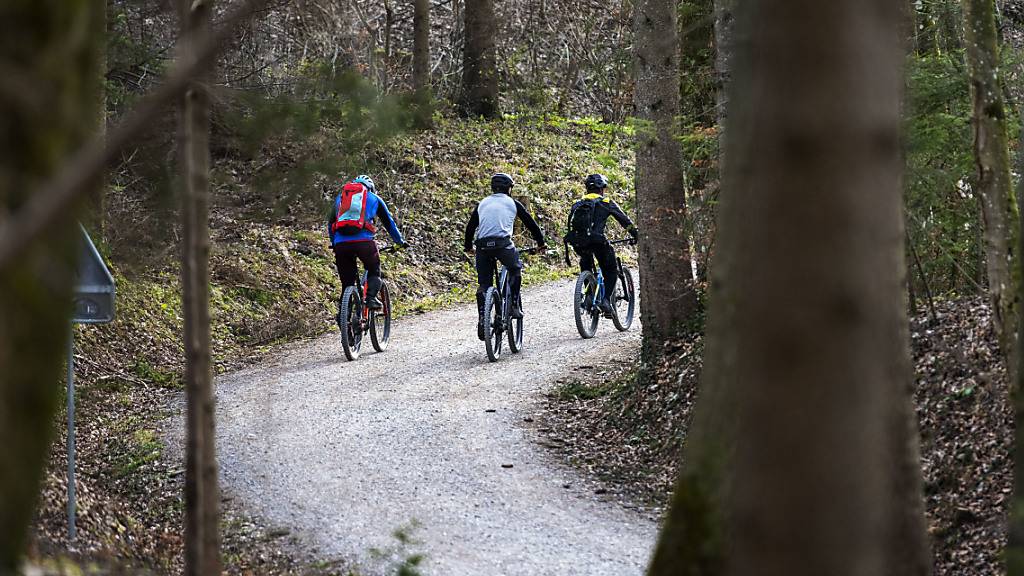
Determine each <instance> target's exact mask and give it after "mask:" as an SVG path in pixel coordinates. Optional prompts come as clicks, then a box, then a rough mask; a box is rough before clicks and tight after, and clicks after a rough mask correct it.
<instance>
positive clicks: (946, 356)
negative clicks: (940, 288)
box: [537, 298, 1013, 576]
mask: <svg viewBox="0 0 1024 576" xmlns="http://www.w3.org/2000/svg"><path fill="white" fill-rule="evenodd" d="M911 343H912V353H913V358H914V365H915V384H916V387H915V394H914V400H915V404H916V408H917V417H918V424H919V429H920V433H921V462H922V467H923V470H924V490H925V497H926V507H927V521H928V532H929V535H930V537H931V542H932V550H933V555H934V561H935V574H936V575H937V576H982V575H984V576H990V575H992V574H1002V573H1004V572H1005V569H1004V567H1003V565H1002V561H1001V553H1002V550H1003V549H1004V547H1005V543H1006V515H1007V512H1008V503H1009V496H1010V490H1011V483H1012V461H1011V458H1010V448H1011V444H1012V440H1013V414H1012V407H1011V405H1010V403H1009V395H1008V393H1007V382H1006V372H1005V369H1004V368H1003V366H1002V363H1001V361H1000V359H999V354H998V348H997V345H996V341H995V337H994V335H993V333H992V331H991V329H990V315H989V311H988V307H987V306H986V304H985V303H984V301H983V300H982V299H980V298H974V299H962V300H953V301H945V302H938V303H936V314H935V318H934V319H933V318H931V317H930V315H928V314H927V313H926V312H922V313H921V314H918V315H917V316H915V317H914V318H912V320H911ZM702 351H703V338H702V336H700V335H697V336H694V337H691V338H688V339H683V340H679V341H676V342H670V343H667V344H666V345H665V352H666V357H665V358H666V359H665V360H663V361H662V362H661V363H660V364H659V365H658V366H656V367H655V373H656V375H657V377H656V381H655V383H654V384H651V385H650V386H648V387H646V388H643V389H638V388H637V387H636V386H635V385H634V383H633V382H634V377H635V375H636V369H637V365H638V362H639V358H638V349H637V347H635V346H634V347H633V348H631V349H624V350H621V351H620V356H619V358H618V360H617V361H606V362H602V363H601V364H600V365H597V366H581V367H579V368H578V369H577V370H576V371H574V372H573V373H571V374H567V375H565V376H563V377H562V378H561V379H560V381H559V383H558V385H557V387H556V388H555V389H554V390H553V391H551V392H550V393H549V394H548V396H547V403H546V405H545V407H544V410H543V412H542V413H541V414H539V415H538V419H537V421H538V422H539V423H540V424H541V425H542V426H543V427H544V428H545V429H548V430H550V432H549V436H550V438H551V441H550V442H547V443H546V445H547V446H548V447H550V448H551V449H552V450H553V451H554V452H555V453H556V454H557V455H559V456H560V457H561V458H562V459H563V461H565V462H566V463H568V464H570V465H573V466H576V467H577V468H580V469H582V470H584V471H585V472H586V473H587V474H588V475H589V476H591V477H593V478H596V479H598V480H599V481H600V482H603V483H604V485H605V486H606V487H607V489H608V490H609V492H612V493H619V494H622V495H623V497H625V498H634V499H636V500H637V501H639V502H642V503H645V504H646V505H649V506H652V507H653V508H654V510H655V512H656V513H657V514H659V515H661V514H664V512H665V506H666V505H667V502H668V499H669V497H670V495H671V491H672V485H673V482H674V481H675V477H676V472H677V470H678V465H679V463H680V461H681V452H682V443H683V438H684V437H685V435H686V430H687V427H688V425H689V423H690V418H691V416H692V410H693V407H694V402H695V401H696V399H697V390H698V383H699V379H700V371H701V356H702Z"/></svg>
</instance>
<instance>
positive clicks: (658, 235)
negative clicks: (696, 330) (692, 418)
mask: <svg viewBox="0 0 1024 576" xmlns="http://www.w3.org/2000/svg"><path fill="white" fill-rule="evenodd" d="M634 18H635V22H634V26H635V33H636V35H635V38H634V66H635V70H636V95H635V98H636V100H635V105H636V112H637V116H638V117H639V118H640V119H641V120H642V121H643V125H642V126H641V128H640V129H639V130H638V134H637V140H638V142H637V153H636V200H637V202H636V203H637V226H638V227H639V229H640V249H639V256H640V257H639V260H640V313H641V319H642V321H643V341H644V355H645V359H646V360H649V359H651V358H652V354H653V353H655V351H657V350H660V346H661V343H662V342H664V341H665V339H666V338H669V337H671V336H673V335H675V334H678V333H680V332H682V331H684V330H686V329H688V328H689V324H690V323H691V322H692V321H693V319H694V316H695V312H696V309H697V297H696V292H695V291H694V288H693V280H692V272H691V269H690V249H689V238H688V222H687V219H686V199H685V193H684V189H683V166H682V162H683V158H682V152H681V150H680V147H679V141H678V140H677V139H676V138H677V137H678V135H679V120H678V116H679V32H678V30H677V28H676V3H675V2H671V1H668V0H640V1H639V2H637V4H636V7H635V15H634Z"/></svg>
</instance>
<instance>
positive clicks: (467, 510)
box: [218, 281, 656, 576]
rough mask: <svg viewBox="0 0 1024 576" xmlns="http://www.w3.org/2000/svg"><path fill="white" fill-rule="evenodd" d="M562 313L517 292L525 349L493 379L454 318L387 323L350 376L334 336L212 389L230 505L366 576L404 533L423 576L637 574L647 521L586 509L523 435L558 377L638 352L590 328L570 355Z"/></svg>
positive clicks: (471, 318)
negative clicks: (608, 355) (397, 533)
mask: <svg viewBox="0 0 1024 576" xmlns="http://www.w3.org/2000/svg"><path fill="white" fill-rule="evenodd" d="M571 295H572V285H571V284H570V283H569V282H565V281H563V282H556V283H551V284H547V285H544V286H540V287H537V288H533V289H528V290H525V291H524V307H525V309H526V311H527V325H526V326H527V328H526V349H525V350H524V352H523V353H521V354H518V355H514V356H512V355H508V356H504V357H503V358H502V359H501V361H500V362H498V363H495V364H491V363H488V362H487V359H486V356H485V352H484V347H483V343H482V342H480V341H479V340H477V338H476V333H475V332H476V330H475V314H476V313H475V310H473V309H472V307H461V308H457V309H453V310H446V311H441V312H435V313H430V314H424V315H421V316H416V317H411V318H406V319H402V320H401V321H398V322H396V323H395V324H394V330H393V340H392V343H391V349H390V350H388V351H387V352H385V353H383V354H373V353H372V352H367V351H366V350H364V355H363V357H362V358H361V359H360V360H358V361H357V362H345V360H344V358H343V355H342V352H341V344H340V341H339V340H338V337H337V335H336V334H331V335H329V336H326V337H324V338H322V339H319V340H316V341H314V342H307V343H304V344H301V345H297V346H293V347H290V348H289V349H287V350H286V351H284V352H282V353H281V354H279V355H278V356H277V357H276V358H275V359H274V360H272V361H270V362H267V363H264V364H263V365H260V366H257V367H254V368H251V369H248V370H245V371H242V372H237V373H233V374H230V375H227V376H224V377H222V378H220V379H219V381H218V386H219V392H218V399H219V408H218V410H219V414H218V423H219V426H220V428H219V431H218V441H219V446H218V450H219V455H220V460H221V472H222V476H223V483H224V489H225V492H226V493H227V494H229V495H230V496H232V497H233V498H235V499H236V500H239V501H241V502H242V504H243V505H244V506H245V507H247V508H249V509H251V510H253V511H254V512H255V513H257V514H259V515H261V516H263V517H264V518H266V519H267V520H268V521H269V522H271V523H272V524H274V525H279V526H283V527H287V528H289V529H290V530H291V531H292V532H293V533H294V534H296V535H297V536H298V537H299V538H300V539H301V540H302V541H303V542H304V543H305V544H307V545H308V546H309V547H310V548H312V549H315V550H316V552H317V553H318V554H322V555H323V556H324V557H327V558H332V557H342V558H345V559H348V560H349V561H353V562H356V563H357V564H359V565H360V567H361V568H362V569H363V570H365V571H366V572H368V573H374V572H377V571H379V570H380V566H379V564H380V562H379V561H375V560H374V559H373V558H372V555H371V554H370V550H371V549H373V548H387V547H389V546H393V545H394V544H395V539H394V538H393V536H392V532H393V531H394V530H395V529H396V528H398V527H400V526H404V525H408V524H409V523H410V522H411V521H415V522H417V523H418V525H419V528H417V529H416V530H415V532H414V536H415V537H416V538H417V539H418V540H420V543H419V544H418V545H416V546H413V547H411V548H410V549H409V550H410V551H416V552H422V553H424V554H426V562H425V567H424V572H425V573H426V574H430V575H444V576H459V575H467V576H468V575H473V576H478V575H482V574H487V575H498V574H507V575H569V574H587V575H616V576H621V575H630V574H641V573H642V571H643V567H644V565H645V563H646V561H647V558H648V555H649V553H650V549H651V547H652V544H653V542H654V537H655V533H656V524H655V521H654V520H653V519H652V518H651V517H649V516H648V515H645V514H642V513H641V512H638V511H635V510H632V509H629V508H626V507H624V506H621V505H620V504H618V503H617V502H615V501H614V500H612V499H610V498H609V499H606V498H605V497H600V496H595V495H594V494H593V490H592V487H591V488H588V482H587V481H585V480H584V479H582V478H580V477H579V476H578V475H577V474H576V473H575V472H574V471H573V470H570V469H568V468H566V467H564V466H562V465H559V464H558V463H556V462H555V461H554V460H553V459H552V457H551V456H550V454H549V453H548V452H546V451H545V450H544V449H542V448H541V447H539V446H537V445H536V443H535V441H534V439H535V438H536V437H537V433H536V431H534V430H532V429H531V428H530V427H529V426H530V425H529V424H524V418H527V417H529V415H530V414H531V413H532V411H533V410H534V407H535V406H536V405H537V402H538V397H539V395H540V394H541V393H542V392H543V391H544V390H546V389H547V388H548V387H549V386H550V382H551V380H552V379H553V378H554V377H555V376H557V375H558V374H559V373H560V372H562V371H563V370H565V369H567V368H569V367H571V366H572V365H582V364H587V363H593V362H595V361H599V358H600V357H601V355H602V351H607V350H608V349H609V348H610V347H615V346H619V345H621V344H622V343H623V341H624V340H628V339H636V338H638V337H639V326H638V325H634V328H633V330H632V331H630V332H628V333H625V334H621V333H618V332H616V331H615V330H614V328H612V326H611V322H605V321H602V324H601V327H600V328H599V331H598V335H597V337H596V338H594V339H593V340H590V341H583V340H581V339H580V338H579V336H578V335H577V334H576V329H575V325H574V324H573V319H572V310H571V306H570V305H569V304H568V303H569V302H570V301H571ZM365 344H366V349H370V347H369V342H366V343H365ZM508 465H512V467H507V466H508Z"/></svg>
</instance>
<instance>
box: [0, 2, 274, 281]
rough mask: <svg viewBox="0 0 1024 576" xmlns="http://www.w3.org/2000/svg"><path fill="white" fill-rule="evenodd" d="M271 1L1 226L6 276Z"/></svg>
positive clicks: (221, 30) (202, 49) (241, 15)
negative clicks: (123, 151)
mask: <svg viewBox="0 0 1024 576" xmlns="http://www.w3.org/2000/svg"><path fill="white" fill-rule="evenodd" d="M267 1H268V0H244V1H243V2H242V3H241V4H239V5H238V7H237V8H234V9H233V10H231V11H230V12H228V13H227V14H226V15H225V16H224V18H223V19H222V20H221V21H220V22H219V23H218V25H217V27H216V28H215V30H214V31H213V32H212V33H211V34H210V35H209V36H207V37H206V39H205V41H204V42H202V43H201V44H200V45H199V46H197V47H196V50H195V51H194V52H193V55H192V57H191V58H190V59H188V60H185V61H179V62H178V63H177V64H176V65H175V67H174V69H173V70H171V72H170V74H168V76H167V80H166V81H165V82H164V83H163V84H162V85H161V86H160V87H159V88H157V89H156V90H154V91H153V92H151V93H150V94H148V95H147V96H146V97H145V98H143V99H142V101H141V102H139V104H138V105H137V106H136V107H135V108H134V109H132V110H131V111H130V112H128V114H127V115H126V117H125V119H124V120H122V121H121V122H120V124H118V125H117V127H116V128H114V129H112V130H110V131H109V132H108V133H107V135H106V138H105V139H104V138H96V139H95V140H94V141H93V142H90V143H89V144H87V145H86V146H83V147H82V148H80V149H79V150H78V151H77V152H75V154H74V155H73V156H71V158H69V159H68V161H67V162H65V164H64V168H63V169H62V170H61V171H60V172H59V173H58V174H57V175H56V177H54V178H53V179H52V180H50V181H49V182H48V183H47V184H44V185H43V186H41V187H40V188H39V190H37V191H36V192H34V193H33V194H32V195H31V196H30V200H29V201H28V202H26V204H25V207H24V208H22V209H21V210H19V211H18V212H16V213H14V214H12V215H11V216H10V217H9V218H7V219H6V221H5V222H4V223H3V225H2V226H0V271H3V270H5V269H6V268H7V266H9V265H10V264H11V262H12V261H13V260H14V259H15V258H17V257H18V256H20V255H21V254H22V253H24V252H25V251H26V250H27V249H28V248H29V247H30V246H31V245H32V242H33V241H35V240H36V238H38V237H39V236H40V235H41V234H42V233H43V231H44V230H47V229H49V228H50V227H51V226H53V225H55V224H56V223H57V221H58V220H59V219H60V218H62V217H63V215H64V213H65V209H67V207H68V206H70V205H71V204H72V203H73V202H74V201H75V200H78V199H79V198H81V197H82V196H84V195H85V194H88V193H89V192H90V190H91V189H90V187H89V185H90V183H91V182H93V181H94V180H95V178H96V177H97V176H98V175H99V174H100V173H101V171H102V170H104V169H105V168H106V166H107V165H108V164H109V163H111V162H112V161H114V160H115V159H116V158H117V156H118V155H119V154H120V152H121V151H122V150H123V149H124V148H126V147H127V146H128V144H129V143H130V142H131V141H133V140H134V139H136V138H138V137H139V136H140V135H142V134H143V133H145V132H146V130H148V129H149V128H151V127H152V125H153V122H152V120H153V118H155V117H156V116H157V115H158V114H159V113H160V112H161V110H163V109H164V107H166V106H168V105H170V104H172V103H173V102H175V101H176V100H177V99H178V98H179V97H180V96H181V94H182V93H184V91H185V89H186V88H187V87H188V85H189V83H190V82H191V81H192V79H193V78H194V77H195V76H196V74H197V73H200V72H203V71H205V70H208V69H210V68H211V67H212V66H213V63H214V61H215V60H216V57H217V55H218V54H219V53H220V50H221V48H222V45H223V44H224V43H225V42H226V41H227V40H229V39H230V38H231V37H232V35H233V34H234V32H235V25H237V24H238V23H239V22H241V21H243V20H245V19H246V18H248V17H249V16H250V15H252V14H253V12H255V11H257V10H259V9H261V8H262V7H263V6H264V5H265V4H266V3H267ZM104 140H105V141H104Z"/></svg>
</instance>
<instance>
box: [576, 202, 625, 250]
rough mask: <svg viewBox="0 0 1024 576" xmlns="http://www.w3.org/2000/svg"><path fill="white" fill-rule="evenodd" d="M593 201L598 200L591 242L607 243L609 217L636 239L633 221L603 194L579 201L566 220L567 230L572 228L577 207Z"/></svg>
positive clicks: (595, 206)
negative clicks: (605, 232) (605, 230)
mask: <svg viewBox="0 0 1024 576" xmlns="http://www.w3.org/2000/svg"><path fill="white" fill-rule="evenodd" d="M591 200H598V202H597V203H596V204H595V205H594V215H593V228H591V230H590V237H591V242H605V241H607V238H606V237H605V234H604V228H605V225H606V224H607V223H608V217H609V216H612V217H614V218H615V220H616V221H618V223H619V224H620V225H621V226H622V227H623V228H625V229H626V231H627V232H629V233H630V234H631V235H633V236H634V237H635V236H636V226H634V225H633V221H632V220H630V219H629V216H626V213H625V212H623V211H622V208H619V205H618V204H616V203H615V202H614V201H613V200H612V199H611V198H605V197H604V196H602V195H601V194H587V195H586V196H584V197H583V198H581V199H579V200H577V201H576V202H575V203H574V204H573V205H572V209H570V210H569V217H568V218H567V220H566V230H569V229H571V228H572V213H573V211H575V210H576V207H577V206H579V205H580V204H582V203H583V202H588V201H591Z"/></svg>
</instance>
